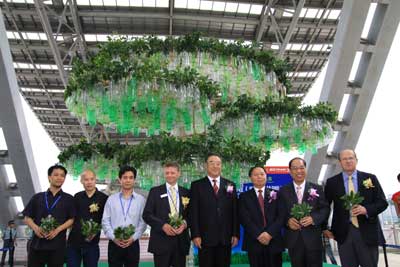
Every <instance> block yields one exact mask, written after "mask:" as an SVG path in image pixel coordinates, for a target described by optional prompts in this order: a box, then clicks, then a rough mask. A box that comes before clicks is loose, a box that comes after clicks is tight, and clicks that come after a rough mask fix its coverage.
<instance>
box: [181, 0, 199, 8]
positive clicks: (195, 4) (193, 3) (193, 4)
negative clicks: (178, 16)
mask: <svg viewBox="0 0 400 267" xmlns="http://www.w3.org/2000/svg"><path fill="white" fill-rule="evenodd" d="M183 1H185V0H183ZM186 2H187V5H186V4H185V8H186V7H187V8H188V9H200V3H201V1H200V0H190V1H187V0H186Z"/></svg>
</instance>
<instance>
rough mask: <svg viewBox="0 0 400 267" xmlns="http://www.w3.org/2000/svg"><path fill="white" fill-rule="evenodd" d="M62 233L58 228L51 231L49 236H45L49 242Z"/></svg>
mask: <svg viewBox="0 0 400 267" xmlns="http://www.w3.org/2000/svg"><path fill="white" fill-rule="evenodd" d="M60 232H61V229H60V228H59V227H57V228H56V229H54V230H51V231H50V233H48V234H47V235H45V237H46V239H47V240H52V239H53V238H54V237H56V236H57V235H58V234H59V233H60Z"/></svg>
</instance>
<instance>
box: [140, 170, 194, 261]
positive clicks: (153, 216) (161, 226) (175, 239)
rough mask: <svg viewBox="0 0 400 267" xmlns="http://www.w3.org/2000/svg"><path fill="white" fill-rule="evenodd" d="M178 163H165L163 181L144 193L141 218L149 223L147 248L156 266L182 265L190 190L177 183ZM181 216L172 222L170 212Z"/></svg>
mask: <svg viewBox="0 0 400 267" xmlns="http://www.w3.org/2000/svg"><path fill="white" fill-rule="evenodd" d="M179 176H180V166H179V165H178V164H177V163H174V162H171V163H166V164H165V165H164V177H165V181H166V183H165V184H162V185H160V186H156V187H153V188H152V189H151V190H150V192H149V195H148V197H147V202H146V206H145V208H144V211H143V220H144V221H145V222H146V223H147V224H148V225H150V226H151V232H150V240H149V248H148V251H149V252H151V253H153V255H154V265H155V267H170V266H173V267H185V266H186V255H188V253H189V248H190V238H189V233H188V229H187V222H186V220H187V208H188V204H189V201H190V198H189V190H187V189H186V188H183V187H181V186H178V179H179ZM178 214H179V215H180V216H182V218H183V219H184V221H183V224H181V225H180V226H179V227H178V226H175V227H174V226H173V225H171V221H170V217H169V216H170V215H171V216H173V215H176V216H178Z"/></svg>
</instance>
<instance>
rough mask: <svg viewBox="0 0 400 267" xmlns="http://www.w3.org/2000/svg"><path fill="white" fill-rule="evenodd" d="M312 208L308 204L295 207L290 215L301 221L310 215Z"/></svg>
mask: <svg viewBox="0 0 400 267" xmlns="http://www.w3.org/2000/svg"><path fill="white" fill-rule="evenodd" d="M311 210H312V207H311V206H310V205H309V204H307V203H301V204H295V205H293V207H292V209H291V211H290V215H291V216H292V217H293V218H295V219H296V220H301V219H302V218H304V217H307V216H309V215H310V213H311Z"/></svg>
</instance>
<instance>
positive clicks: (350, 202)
mask: <svg viewBox="0 0 400 267" xmlns="http://www.w3.org/2000/svg"><path fill="white" fill-rule="evenodd" d="M340 199H341V200H343V206H344V208H345V209H346V210H351V208H352V207H353V206H355V205H358V204H361V203H362V202H363V200H364V197H362V196H361V195H360V194H359V193H358V192H357V193H354V192H353V191H351V192H350V193H349V194H348V195H343V196H341V197H340Z"/></svg>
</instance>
